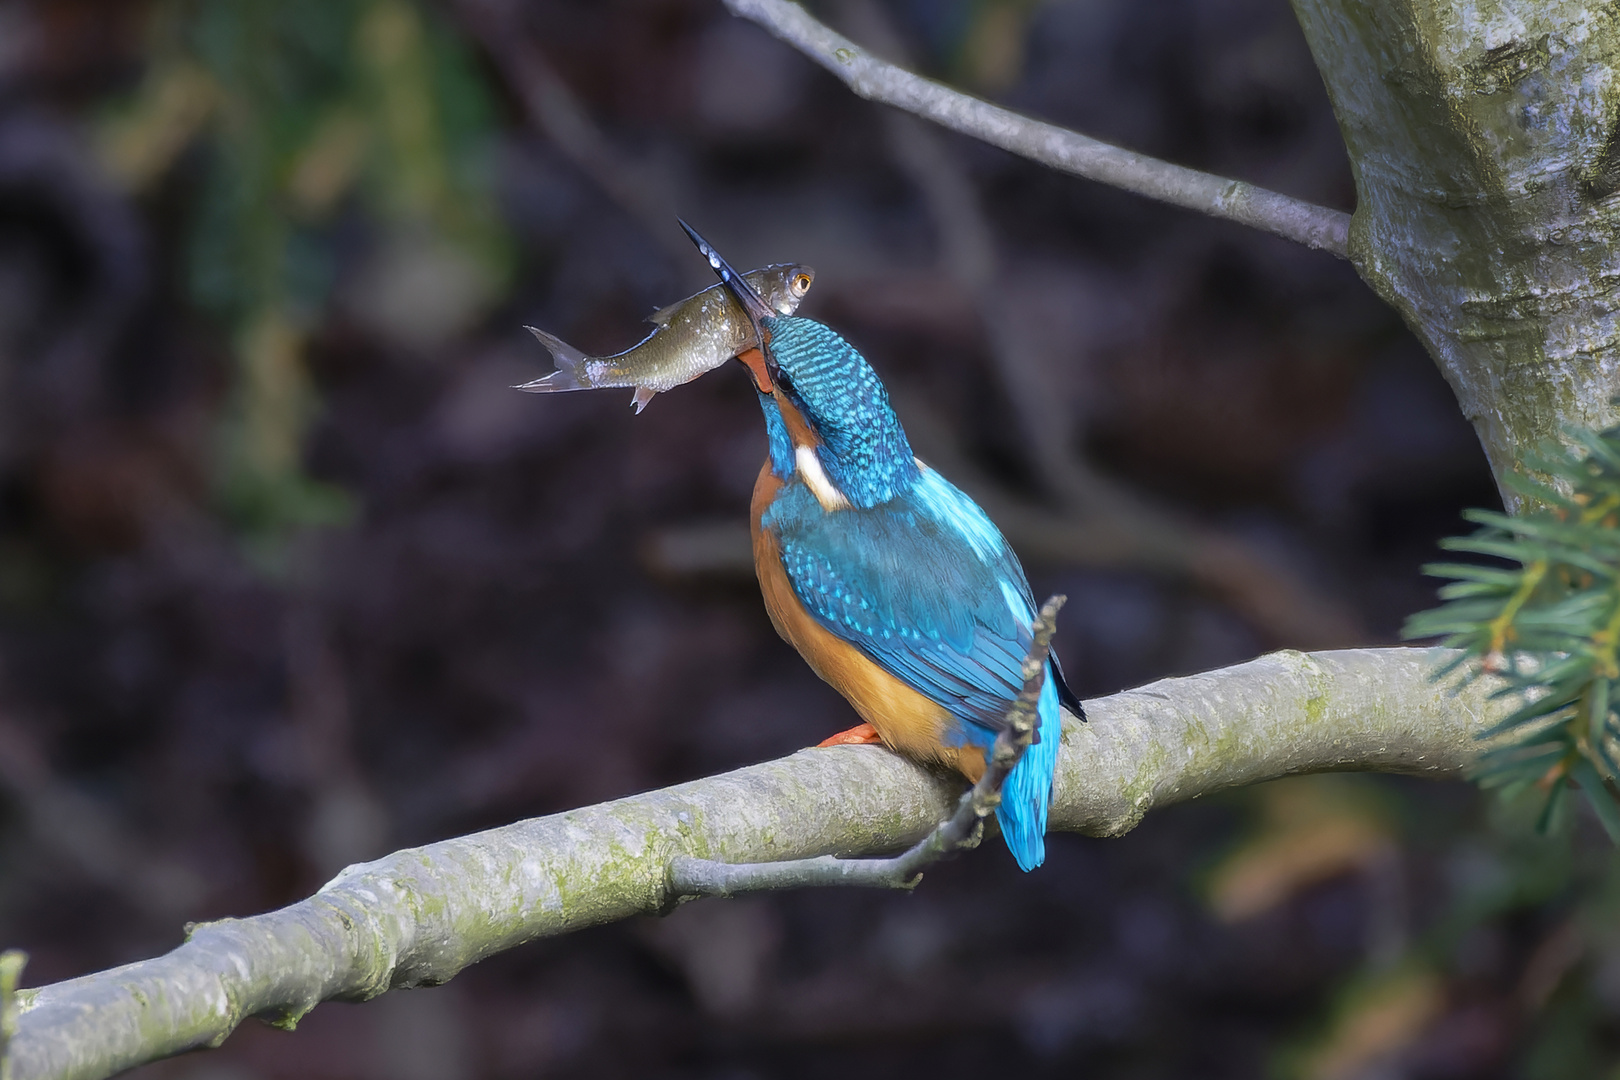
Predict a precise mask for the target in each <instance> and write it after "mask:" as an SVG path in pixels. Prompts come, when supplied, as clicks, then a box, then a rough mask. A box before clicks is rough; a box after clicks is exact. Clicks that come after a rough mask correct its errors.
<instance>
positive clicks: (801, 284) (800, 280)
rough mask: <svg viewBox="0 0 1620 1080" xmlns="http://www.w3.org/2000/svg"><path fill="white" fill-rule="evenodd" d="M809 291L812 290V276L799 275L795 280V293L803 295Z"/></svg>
mask: <svg viewBox="0 0 1620 1080" xmlns="http://www.w3.org/2000/svg"><path fill="white" fill-rule="evenodd" d="M809 289H810V275H809V274H799V275H798V276H796V277H795V278H794V279H793V291H794V292H796V293H801V294H802V293H805V292H808V291H809Z"/></svg>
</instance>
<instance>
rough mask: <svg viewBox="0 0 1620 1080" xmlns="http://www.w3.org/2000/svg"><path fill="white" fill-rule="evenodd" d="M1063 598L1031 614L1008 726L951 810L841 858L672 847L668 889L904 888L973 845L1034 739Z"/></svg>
mask: <svg viewBox="0 0 1620 1080" xmlns="http://www.w3.org/2000/svg"><path fill="white" fill-rule="evenodd" d="M1066 599H1068V598H1067V597H1063V596H1054V597H1052V598H1051V599H1050V600H1048V601H1047V602H1046V603H1045V604H1044V605H1042V607H1041V611H1040V614H1039V615H1038V616H1037V617H1036V619H1035V626H1034V631H1035V636H1034V639H1033V640H1032V641H1030V643H1029V652H1028V653H1027V654H1026V655H1025V656H1024V662H1023V666H1022V668H1021V669H1020V672H1021V674H1022V675H1023V677H1024V687H1023V689H1022V690H1020V691H1019V692H1018V697H1017V698H1015V699H1014V700H1013V704H1012V707H1011V708H1010V709H1008V710H1007V726H1006V727H1005V728H1003V729H1002V730H1001V732H1000V733H999V734H997V735H996V741H995V743H994V745H993V746H992V747H991V749H990V761H989V764H988V765H987V766H986V767H985V770H984V775H982V776H980V777H979V782H978V783H976V784H974V785H973V787H972V788H971V789H970V790H969V791H968V792H967V793H966V794H965V795H963V796H962V798H961V801H959V802H958V803H957V804H956V812H955V813H953V814H952V815H951V816H950V817H948V818H946V819H945V820H944V821H942V822H940V823H939V824H938V825H936V826H934V829H933V831H932V832H930V833H929V834H928V835H927V836H925V837H923V838H922V839H921V840H919V841H917V842H916V843H915V844H913V845H911V847H909V848H907V849H906V850H905V851H904V852H902V853H901V854H899V855H896V856H894V857H893V858H890V859H840V858H838V857H836V856H833V855H820V856H817V857H816V858H812V859H789V860H786V861H780V862H758V863H741V864H737V863H725V862H717V861H715V860H713V859H694V858H692V857H690V856H687V855H677V856H675V858H673V859H671V860H670V864H669V891H670V893H671V894H672V895H673V896H676V897H687V896H691V897H699V896H736V895H738V894H739V893H745V892H760V891H763V890H766V889H799V888H805V887H808V886H813V885H864V886H867V887H869V888H876V889H910V888H915V887H916V885H917V883H918V882H920V881H921V880H922V872H923V870H924V869H926V868H927V867H929V866H932V865H933V864H934V863H936V862H938V861H939V860H941V859H943V858H945V856H947V855H953V854H955V853H956V852H958V851H966V850H969V849H971V848H976V847H978V846H979V839H980V837H982V836H983V835H984V819H985V818H987V817H989V816H990V815H991V814H993V813H995V812H996V807H997V806H999V805H1001V788H1002V785H1003V784H1005V783H1006V781H1007V777H1008V775H1010V774H1011V773H1012V771H1013V769H1015V768H1017V767H1018V762H1019V761H1020V760H1021V759H1022V758H1023V756H1024V751H1026V750H1028V749H1029V745H1030V743H1032V742H1034V741H1035V726H1036V724H1037V723H1038V722H1039V717H1038V715H1037V713H1036V709H1037V708H1039V705H1040V700H1041V687H1043V686H1044V685H1045V684H1046V658H1047V656H1049V655H1050V654H1051V652H1052V635H1053V634H1055V633H1057V613H1058V611H1059V610H1060V609H1061V608H1062V607H1063V602H1064V601H1065V600H1066Z"/></svg>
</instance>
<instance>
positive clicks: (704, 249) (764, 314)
mask: <svg viewBox="0 0 1620 1080" xmlns="http://www.w3.org/2000/svg"><path fill="white" fill-rule="evenodd" d="M675 220H676V221H680V222H681V228H682V229H685V230H686V235H687V236H689V237H690V238H691V240H692V243H694V244H696V245H697V249H698V252H699V253H700V254H701V255H702V256H703V257H704V258H705V259H707V260H709V268H710V269H711V270H713V271H714V272H715V274H716V275H717V276H718V277H719V278H720V280H721V282H723V283H724V284H725V286H726V288H727V289H729V290H730V291H731V295H732V296H734V297H736V298H737V303H739V304H741V305H742V309H743V311H745V312H747V314H748V318H749V320H750V321H751V322H752V323H753V324H754V331H755V333H756V334H758V333H759V331H760V330H761V327H760V325H759V321H760V320H761V319H770V318H775V317H776V315H777V312H776V311H775V309H773V308H772V307H771V305H769V304H767V303H766V302H765V298H764V297H762V296H760V295H759V293H757V292H755V291H754V287H753V286H752V285H750V284H748V282H747V281H745V280H744V279H743V276H742V275H741V274H739V273H737V271H735V270H733V269H732V268H731V264H730V263H728V262H726V260H725V259H722V258H721V257H720V253H719V252H718V251H716V250H714V247H713V245H711V244H710V243H709V242H708V241H707V240H705V239H703V237H701V236H699V235H698V233H697V230H696V229H694V228H692V226H690V225H688V224H687V223H686V222H684V221H681V219H680V218H676V219H675ZM759 340H760V341H761V342H763V341H764V340H765V337H764V335H763V334H760V335H759Z"/></svg>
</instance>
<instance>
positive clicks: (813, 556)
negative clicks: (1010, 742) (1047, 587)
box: [762, 470, 1035, 745]
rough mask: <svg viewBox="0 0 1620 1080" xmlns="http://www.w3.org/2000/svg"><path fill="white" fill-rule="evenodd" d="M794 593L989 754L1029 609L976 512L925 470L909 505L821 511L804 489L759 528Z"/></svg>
mask: <svg viewBox="0 0 1620 1080" xmlns="http://www.w3.org/2000/svg"><path fill="white" fill-rule="evenodd" d="M762 524H764V525H765V526H766V527H767V528H770V529H772V530H773V531H774V532H776V533H777V535H778V536H779V537H780V540H781V548H782V562H783V566H784V568H785V569H786V571H787V576H788V580H789V582H791V584H792V586H793V589H794V592H795V593H796V594H797V596H798V597H799V599H800V601H802V602H803V604H804V606H805V609H806V610H807V611H808V612H809V613H810V614H811V616H812V617H813V618H815V619H816V621H817V622H819V623H820V624H821V625H822V626H824V627H826V628H827V629H828V630H830V631H832V632H833V633H834V634H836V635H838V636H839V637H840V638H843V639H844V640H845V641H848V642H850V643H851V644H852V645H855V646H856V647H857V648H859V649H860V650H861V651H862V652H863V653H865V654H866V655H867V656H869V657H870V658H871V659H872V660H873V661H874V662H876V663H877V664H878V665H879V666H880V667H882V668H883V669H884V670H885V671H887V672H889V673H890V674H891V675H893V676H895V677H896V678H898V679H900V680H901V681H902V682H904V683H906V684H907V685H909V686H911V687H912V688H914V689H916V690H917V691H918V692H920V693H922V694H923V695H925V696H926V697H929V698H931V699H933V700H934V701H937V702H939V703H940V704H941V705H944V706H945V708H946V709H948V710H949V711H950V712H951V713H952V714H953V715H955V716H956V717H957V718H958V719H959V720H962V721H964V722H965V727H964V730H963V731H962V732H961V733H960V734H961V737H962V738H963V739H965V740H966V741H967V742H969V743H972V744H974V745H988V744H989V742H990V741H991V740H992V739H993V738H994V737H995V733H996V732H997V731H999V730H1000V729H1001V728H1003V727H1005V726H1006V711H1007V706H1008V705H1009V704H1010V703H1011V701H1012V699H1013V698H1014V697H1016V696H1017V694H1018V690H1019V688H1020V687H1021V686H1022V685H1023V677H1022V674H1021V672H1020V665H1021V663H1022V662H1023V658H1024V655H1025V653H1026V652H1027V651H1028V649H1029V644H1030V640H1031V632H1030V624H1031V622H1032V621H1033V619H1034V616H1035V602H1034V598H1033V596H1032V595H1031V593H1030V588H1029V582H1028V580H1027V579H1026V578H1025V577H1024V571H1023V568H1022V567H1020V566H1019V564H1018V559H1017V557H1016V556H1015V555H1014V554H1013V553H1012V549H1011V548H1009V547H1008V546H1007V543H1006V541H1005V540H1004V539H1002V536H1001V533H1000V532H999V531H997V529H996V527H995V526H994V525H993V524H991V522H990V519H989V518H988V517H986V516H985V514H984V511H982V510H980V509H979V507H978V506H977V505H976V504H975V503H974V502H973V501H972V500H970V499H969V498H968V497H967V496H966V495H963V494H962V493H961V492H960V491H958V490H957V489H956V488H955V487H953V486H951V485H950V483H949V482H947V481H946V480H945V479H944V478H943V477H940V476H939V475H938V474H937V473H934V472H932V471H928V470H925V471H924V473H923V477H922V480H921V481H920V482H919V483H918V484H917V485H916V487H915V489H914V490H913V491H912V492H911V493H910V494H909V495H907V496H903V497H901V498H897V499H893V500H891V501H890V502H887V503H884V504H882V505H880V506H877V507H873V508H872V509H866V510H863V509H849V510H840V511H838V512H836V513H833V514H828V513H826V512H824V511H823V510H822V509H821V506H820V505H819V504H818V503H817V502H816V501H815V499H814V497H813V496H812V495H811V494H810V493H809V491H808V490H807V489H806V488H805V487H804V485H803V484H789V485H788V486H787V487H785V488H783V489H782V491H781V493H780V494H779V495H778V496H777V499H776V501H775V502H774V503H773V504H772V506H771V507H770V509H769V510H768V511H767V513H766V515H765V518H764V520H763V522H762Z"/></svg>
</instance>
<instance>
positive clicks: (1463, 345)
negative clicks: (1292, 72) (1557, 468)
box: [1293, 0, 1620, 507]
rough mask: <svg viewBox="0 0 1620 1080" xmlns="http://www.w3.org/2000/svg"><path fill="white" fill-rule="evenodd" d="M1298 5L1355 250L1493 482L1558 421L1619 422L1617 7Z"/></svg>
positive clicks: (1499, 1) (1356, 0)
mask: <svg viewBox="0 0 1620 1080" xmlns="http://www.w3.org/2000/svg"><path fill="white" fill-rule="evenodd" d="M1293 3H1294V10H1295V13H1296V14H1297V15H1298V17H1299V21H1300V25H1301V26H1302V27H1303V28H1304V31H1305V37H1306V39H1307V40H1308V41H1309V43H1310V47H1311V51H1312V53H1313V54H1314V55H1315V57H1316V63H1317V67H1318V69H1319V70H1320V71H1321V73H1322V77H1323V79H1324V81H1325V82H1326V83H1327V89H1328V94H1329V96H1330V97H1331V98H1332V101H1333V107H1334V110H1335V111H1336V112H1337V114H1338V118H1339V126H1340V129H1341V130H1342V131H1343V133H1344V140H1345V144H1346V146H1347V147H1348V149H1349V152H1350V163H1351V168H1352V169H1353V170H1354V172H1355V180H1356V193H1357V200H1356V211H1355V214H1354V215H1353V217H1352V219H1351V227H1350V257H1351V259H1352V261H1353V262H1354V263H1355V265H1356V267H1357V268H1358V269H1359V270H1360V272H1361V275H1362V277H1363V278H1364V279H1366V281H1367V282H1368V283H1369V284H1371V285H1372V286H1373V288H1374V289H1376V290H1377V291H1378V292H1379V294H1380V295H1381V296H1383V297H1384V299H1386V300H1387V301H1389V302H1390V303H1391V304H1393V305H1394V306H1395V307H1396V308H1398V309H1399V310H1400V312H1401V314H1402V315H1403V316H1404V317H1405V319H1406V322H1407V324H1408V325H1409V326H1410V327H1411V328H1412V329H1413V331H1415V332H1416V333H1417V335H1418V337H1419V338H1421V339H1422V341H1423V343H1424V345H1425V346H1427V347H1428V349H1429V351H1430V353H1432V354H1433V356H1434V358H1435V360H1436V361H1437V362H1438V363H1439V365H1440V368H1441V370H1442V371H1444V372H1445V375H1446V378H1447V379H1448V380H1449V381H1450V382H1451V386H1452V389H1453V390H1454V391H1456V394H1457V400H1458V402H1459V403H1461V405H1462V409H1463V412H1464V414H1465V415H1466V416H1467V417H1468V418H1469V420H1471V421H1472V422H1473V424H1474V426H1475V429H1476V430H1477V431H1478V432H1479V436H1480V441H1481V442H1482V443H1484V446H1485V452H1486V454H1487V455H1489V457H1490V461H1491V468H1492V469H1493V471H1494V472H1495V473H1496V476H1497V478H1498V481H1499V482H1500V480H1501V478H1502V477H1503V476H1504V475H1506V474H1507V473H1509V472H1511V471H1513V470H1514V469H1516V468H1520V467H1521V466H1520V464H1519V463H1520V461H1521V460H1522V458H1523V456H1524V454H1525V452H1526V451H1533V450H1535V449H1536V448H1537V447H1538V446H1539V445H1540V444H1541V443H1542V442H1544V441H1545V440H1547V439H1550V438H1558V437H1560V436H1561V435H1562V432H1563V430H1564V429H1565V428H1566V427H1568V426H1581V427H1605V426H1608V425H1610V424H1613V423H1614V422H1615V420H1616V419H1617V417H1620V412H1617V410H1616V408H1615V406H1614V405H1613V403H1612V402H1611V399H1612V398H1613V397H1614V396H1615V394H1616V393H1617V392H1620V362H1617V356H1616V347H1617V344H1620V323H1617V321H1616V303H1617V295H1616V287H1617V283H1620V259H1617V258H1616V254H1615V252H1616V244H1615V241H1616V236H1617V228H1620V216H1617V215H1620V194H1617V193H1620V129H1617V121H1620V85H1617V83H1616V79H1615V62H1616V57H1617V55H1620V11H1617V9H1616V8H1615V6H1614V5H1613V4H1596V3H1591V2H1590V0H1293ZM1503 496H1504V498H1505V499H1507V500H1508V505H1509V506H1510V507H1512V506H1514V505H1515V502H1514V497H1513V496H1512V495H1511V493H1509V492H1507V491H1505V490H1504V493H1503Z"/></svg>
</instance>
